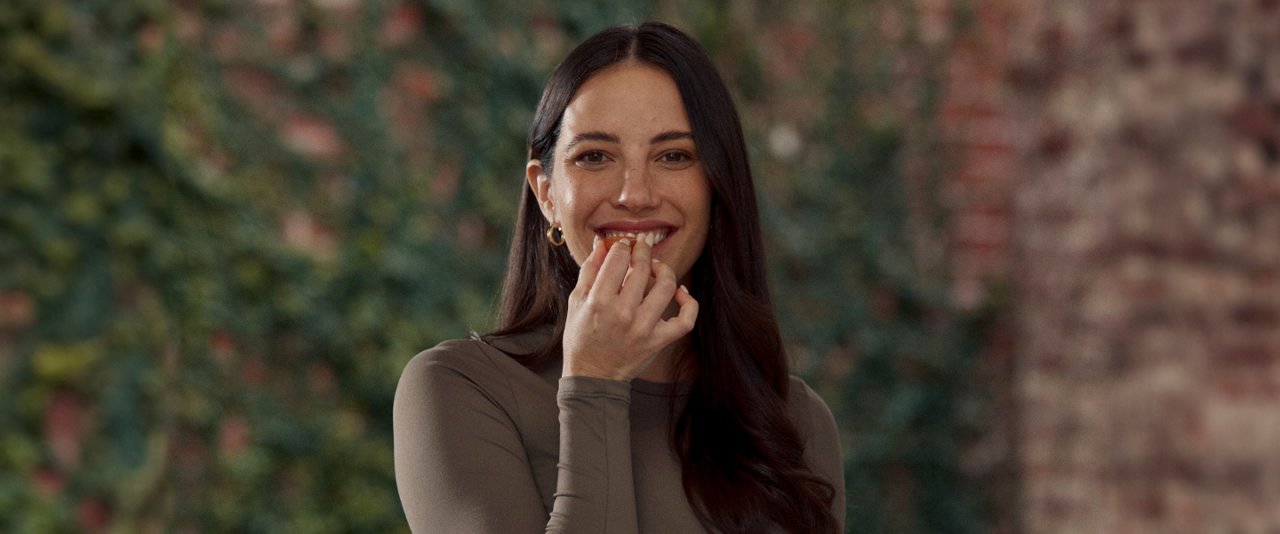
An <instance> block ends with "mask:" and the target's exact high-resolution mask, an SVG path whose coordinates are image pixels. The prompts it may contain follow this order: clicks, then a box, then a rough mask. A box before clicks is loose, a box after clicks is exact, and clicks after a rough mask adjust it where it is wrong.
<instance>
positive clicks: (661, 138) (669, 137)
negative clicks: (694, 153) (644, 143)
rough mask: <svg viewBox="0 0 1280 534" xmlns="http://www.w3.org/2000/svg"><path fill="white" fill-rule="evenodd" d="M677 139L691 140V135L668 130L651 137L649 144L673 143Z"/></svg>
mask: <svg viewBox="0 0 1280 534" xmlns="http://www.w3.org/2000/svg"><path fill="white" fill-rule="evenodd" d="M677 139H693V134H691V133H689V132H682V131H679V130H670V131H666V132H662V133H660V134H658V135H655V136H653V139H650V140H649V144H651V145H656V144H658V143H662V142H666V141H675V140H677Z"/></svg>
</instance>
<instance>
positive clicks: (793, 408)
mask: <svg viewBox="0 0 1280 534" xmlns="http://www.w3.org/2000/svg"><path fill="white" fill-rule="evenodd" d="M787 397H788V398H787V411H788V414H789V415H790V417H791V421H792V422H793V423H795V425H796V429H797V430H799V431H800V435H801V436H803V437H804V439H805V441H812V439H813V438H814V437H815V436H822V435H830V434H835V433H836V432H837V430H836V422H835V417H834V416H833V415H832V414H831V408H830V407H828V406H827V402H826V401H825V400H823V399H822V396H821V395H818V392H816V391H814V390H813V388H811V387H809V384H807V383H805V381H804V380H803V379H801V378H800V377H797V376H792V377H791V383H790V385H789V386H788V388H787Z"/></svg>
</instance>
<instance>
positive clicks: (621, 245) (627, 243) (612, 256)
mask: <svg viewBox="0 0 1280 534" xmlns="http://www.w3.org/2000/svg"><path fill="white" fill-rule="evenodd" d="M632 241H633V240H632V239H623V240H622V241H619V242H618V243H617V244H615V245H614V246H612V247H610V248H609V252H607V253H605V256H604V263H603V264H602V265H601V266H600V273H599V274H597V275H596V283H595V284H593V285H592V293H596V291H597V288H598V289H599V291H600V292H599V294H602V295H617V294H618V291H619V290H620V289H621V288H622V280H623V279H625V278H626V276H627V265H628V264H629V263H630V262H631V246H632V244H631V242H632Z"/></svg>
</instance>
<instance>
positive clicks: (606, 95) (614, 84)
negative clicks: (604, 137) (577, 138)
mask: <svg viewBox="0 0 1280 534" xmlns="http://www.w3.org/2000/svg"><path fill="white" fill-rule="evenodd" d="M561 127H562V128H563V129H564V130H567V131H570V132H586V131H601V132H605V133H612V134H615V135H618V136H619V137H622V138H624V139H625V138H626V137H628V134H633V135H639V136H644V135H651V134H655V133H662V132H668V131H672V130H676V131H688V130H689V120H688V118H687V117H686V116H685V112H684V102H683V100H681V99H680V91H679V89H678V88H676V83H675V81H674V80H672V79H671V76H670V75H669V74H667V73H666V71H664V70H662V69H659V68H657V67H653V66H650V65H644V64H638V63H623V64H620V65H615V66H612V67H609V68H607V69H605V70H603V71H600V72H599V73H596V75H594V76H592V77H591V78H590V79H588V80H587V81H586V82H585V83H583V84H582V86H581V87H579V88H578V92H577V93H576V94H575V95H574V96H573V100H570V101H569V106H568V107H566V108H565V111H564V117H563V119H562V122H561Z"/></svg>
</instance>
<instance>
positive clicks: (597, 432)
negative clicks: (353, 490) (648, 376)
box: [393, 348, 637, 534]
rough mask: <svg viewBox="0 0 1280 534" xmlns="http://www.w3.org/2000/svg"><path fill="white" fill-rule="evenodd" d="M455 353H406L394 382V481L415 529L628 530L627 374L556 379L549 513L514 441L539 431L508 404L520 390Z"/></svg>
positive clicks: (632, 527) (631, 511)
mask: <svg viewBox="0 0 1280 534" xmlns="http://www.w3.org/2000/svg"><path fill="white" fill-rule="evenodd" d="M454 352H455V353H453V354H450V353H447V351H446V352H442V349H440V348H437V349H432V350H431V351H427V352H426V353H424V354H422V355H419V356H418V357H415V358H414V359H413V360H412V361H410V363H409V364H408V365H407V366H406V367H405V370H404V373H403V374H402V375H401V378H400V384H399V386H398V387H397V389H396V398H395V405H394V409H393V423H394V434H395V435H394V447H395V469H396V484H397V487H398V490H399V492H400V500H401V502H402V504H403V505H404V510H405V516H406V517H407V518H408V520H409V525H410V527H411V528H412V530H413V531H414V532H419V533H431V532H449V533H454V532H468V533H472V532H474V533H494V534H498V533H501V534H507V533H516V534H519V533H533V532H544V531H545V532H551V533H558V534H559V533H588V532H589V533H599V532H610V533H613V532H621V533H631V532H636V531H637V520H636V513H635V494H634V485H633V483H632V472H631V442H630V440H631V436H630V428H629V406H630V403H629V394H630V388H629V385H628V384H627V383H625V382H619V381H611V380H599V379H590V378H583V377H566V378H562V379H560V383H559V391H558V392H557V393H556V396H555V401H556V404H557V406H558V408H559V427H560V428H559V432H558V435H559V462H558V465H557V480H556V484H555V495H554V501H553V505H552V508H551V511H550V518H548V510H547V509H546V506H545V503H544V500H543V494H542V493H541V492H540V491H539V486H538V483H537V481H536V480H535V476H534V469H533V466H532V465H531V461H530V458H529V456H528V454H529V453H528V452H527V449H526V447H525V443H524V442H523V439H527V438H529V432H534V431H535V430H536V429H534V428H527V427H522V426H521V415H522V414H521V413H520V412H519V409H518V408H517V407H518V406H521V403H526V404H527V403H528V402H529V399H528V398H521V397H519V396H518V395H516V394H514V393H512V391H511V390H510V389H509V388H508V387H506V382H505V381H506V377H504V375H503V374H502V373H503V372H504V371H505V370H504V371H498V370H496V369H489V368H485V367H482V366H478V365H476V364H475V362H476V361H483V359H484V358H483V356H482V355H480V354H464V355H462V356H475V358H471V359H470V360H466V361H465V362H463V361H461V360H460V358H458V356H459V355H458V354H456V352H457V351H456V349H455V351H454ZM549 400H550V399H548V402H549ZM549 407H550V406H549V404H548V408H549ZM553 425H554V423H553ZM544 491H546V488H544Z"/></svg>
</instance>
